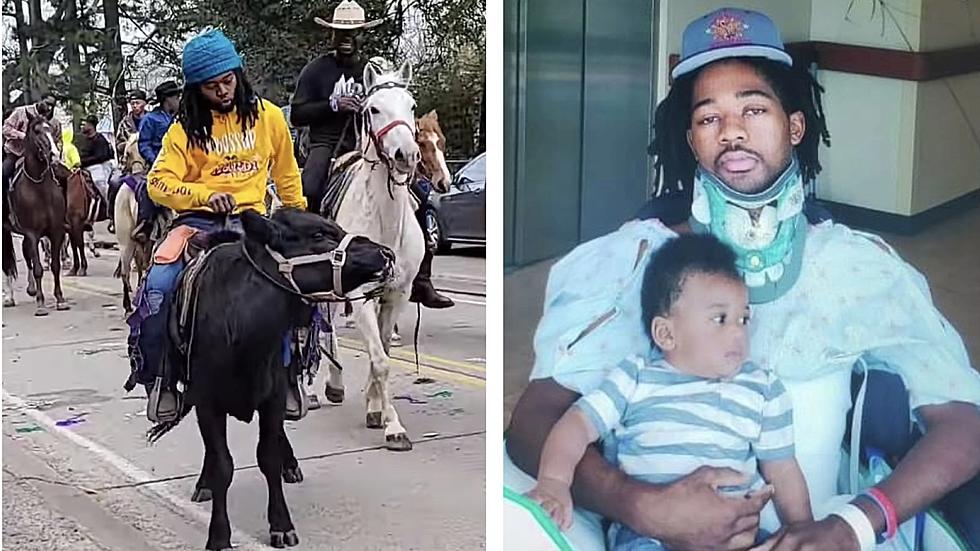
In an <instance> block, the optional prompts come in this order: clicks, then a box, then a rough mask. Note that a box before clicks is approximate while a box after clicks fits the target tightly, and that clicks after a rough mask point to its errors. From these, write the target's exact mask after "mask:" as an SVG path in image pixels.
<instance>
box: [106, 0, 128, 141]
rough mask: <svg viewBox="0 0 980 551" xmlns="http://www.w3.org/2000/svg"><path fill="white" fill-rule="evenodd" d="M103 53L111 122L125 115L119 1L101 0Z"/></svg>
mask: <svg viewBox="0 0 980 551" xmlns="http://www.w3.org/2000/svg"><path fill="white" fill-rule="evenodd" d="M102 9H103V14H104V16H105V53H106V59H107V60H108V64H107V68H108V73H109V90H110V94H109V95H110V96H112V122H113V123H114V124H116V125H118V124H119V121H120V120H122V118H123V117H124V116H125V115H126V78H125V75H124V74H123V55H122V35H121V28H120V26H119V0H103V2H102Z"/></svg>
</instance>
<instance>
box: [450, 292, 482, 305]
mask: <svg viewBox="0 0 980 551" xmlns="http://www.w3.org/2000/svg"><path fill="white" fill-rule="evenodd" d="M445 293H446V294H449V295H453V294H455V293H453V292H452V291H445ZM453 302H462V303H463V304H473V305H475V306H486V305H487V303H486V302H480V301H478V300H467V299H465V298H459V297H457V298H454V299H453Z"/></svg>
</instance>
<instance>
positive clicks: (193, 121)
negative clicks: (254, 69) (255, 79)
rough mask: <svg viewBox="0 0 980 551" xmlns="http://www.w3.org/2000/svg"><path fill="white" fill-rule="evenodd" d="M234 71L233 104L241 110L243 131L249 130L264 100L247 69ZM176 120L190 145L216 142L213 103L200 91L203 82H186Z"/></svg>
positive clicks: (206, 146)
mask: <svg viewBox="0 0 980 551" xmlns="http://www.w3.org/2000/svg"><path fill="white" fill-rule="evenodd" d="M232 72H233V73H235V81H236V84H235V99H234V101H233V102H232V105H233V106H234V108H235V112H236V113H237V114H238V122H239V123H240V124H241V125H242V132H247V131H248V129H249V128H252V127H253V126H255V122H256V121H257V120H258V118H259V102H261V101H262V100H261V99H260V98H259V97H258V96H256V95H255V91H254V90H252V85H251V83H249V82H248V80H247V79H246V78H245V73H244V72H243V71H242V70H241V69H234V70H232ZM177 122H179V123H180V124H181V126H183V127H184V132H186V133H187V147H189V148H190V147H197V148H200V149H203V150H204V151H210V150H211V146H212V145H214V140H213V139H212V137H211V125H212V124H213V122H214V120H213V119H212V117H211V104H210V103H209V102H208V100H207V98H206V97H204V94H203V93H201V85H200V84H193V85H187V84H185V85H184V93H183V94H182V95H181V98H180V109H179V110H178V111H177Z"/></svg>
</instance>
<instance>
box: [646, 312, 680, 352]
mask: <svg viewBox="0 0 980 551" xmlns="http://www.w3.org/2000/svg"><path fill="white" fill-rule="evenodd" d="M650 334H651V335H653V343H654V344H656V345H657V348H659V349H661V350H663V351H664V352H667V351H670V350H673V349H674V346H675V343H674V324H672V323H671V322H670V320H669V319H667V318H664V317H661V316H656V317H654V318H653V323H652V324H651V326H650Z"/></svg>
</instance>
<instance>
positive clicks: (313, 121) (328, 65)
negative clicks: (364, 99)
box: [289, 53, 364, 155]
mask: <svg viewBox="0 0 980 551" xmlns="http://www.w3.org/2000/svg"><path fill="white" fill-rule="evenodd" d="M363 74H364V63H363V62H362V61H357V62H356V63H353V64H351V65H350V66H347V65H341V64H339V63H338V62H337V57H336V55H335V54H333V53H330V54H327V55H322V56H320V57H318V58H316V59H314V60H313V61H311V62H309V63H307V64H306V67H303V71H302V72H301V73H300V74H299V80H298V81H297V82H296V93H295V94H293V100H292V102H291V103H290V114H289V119H290V122H292V123H293V126H297V127H298V126H308V127H310V145H311V146H317V145H326V146H329V147H331V148H332V147H335V146H336V144H337V141H338V140H340V139H341V134H342V133H344V126H345V125H346V126H347V131H346V133H345V135H344V136H343V138H344V142H343V143H342V144H341V145H340V147H339V148H338V149H337V155H342V154H343V153H346V152H348V151H351V150H353V149H354V148H355V147H357V140H356V137H355V136H356V132H355V129H354V124H355V121H354V119H355V113H347V112H337V111H334V110H333V109H332V108H331V107H330V95H331V94H333V88H334V86H335V85H336V84H337V81H338V80H340V77H341V75H343V76H344V77H346V78H348V79H351V78H353V79H354V81H355V82H358V83H360V82H362V78H363Z"/></svg>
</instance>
